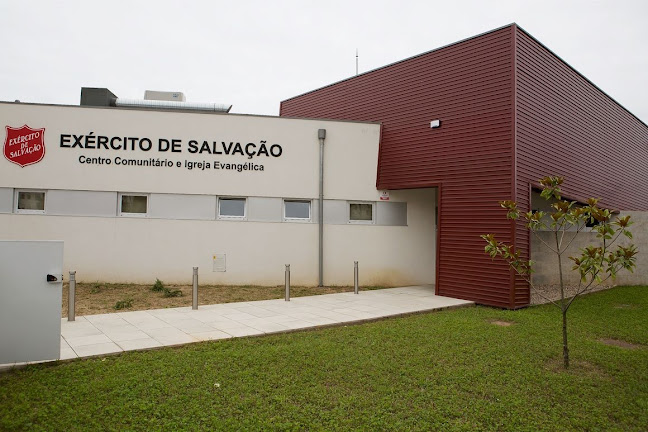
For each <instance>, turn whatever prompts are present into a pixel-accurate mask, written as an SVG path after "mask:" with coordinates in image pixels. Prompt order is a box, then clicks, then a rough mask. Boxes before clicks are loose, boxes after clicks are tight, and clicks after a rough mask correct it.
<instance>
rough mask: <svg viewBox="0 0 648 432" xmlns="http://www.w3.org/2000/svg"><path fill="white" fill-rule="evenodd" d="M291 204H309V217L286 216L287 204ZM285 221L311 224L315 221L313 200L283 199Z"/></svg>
mask: <svg viewBox="0 0 648 432" xmlns="http://www.w3.org/2000/svg"><path fill="white" fill-rule="evenodd" d="M289 202H300V203H308V217H307V218H301V217H288V216H286V203H289ZM282 210H283V220H284V221H285V222H311V221H312V220H313V200H310V199H299V198H284V199H283V208H282Z"/></svg>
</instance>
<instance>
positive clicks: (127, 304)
mask: <svg viewBox="0 0 648 432" xmlns="http://www.w3.org/2000/svg"><path fill="white" fill-rule="evenodd" d="M131 307H133V299H132V298H129V299H126V300H120V301H118V302H117V303H115V306H113V308H115V309H116V310H121V309H130V308H131Z"/></svg>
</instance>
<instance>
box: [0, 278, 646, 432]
mask: <svg viewBox="0 0 648 432" xmlns="http://www.w3.org/2000/svg"><path fill="white" fill-rule="evenodd" d="M647 288H648V287H619V288H615V289H611V290H608V291H602V292H598V293H594V294H591V295H589V296H587V297H585V298H583V299H580V300H577V301H576V302H575V303H574V305H573V306H572V309H571V311H570V324H571V327H570V338H571V354H572V362H573V367H572V368H571V369H570V370H569V371H564V370H563V369H562V366H561V333H560V329H561V322H560V313H559V311H558V310H557V309H556V308H555V307H553V306H550V305H545V306H538V307H533V308H528V309H524V310H519V311H504V310H498V309H492V308H487V307H476V308H464V309H457V310H449V311H444V312H439V313H430V314H422V315H413V316H409V317H405V318H396V319H389V320H383V321H378V322H372V323H366V324H362V325H356V326H347V327H334V328H328V329H323V330H316V331H306V332H298V333H288V334H280V335H272V336H266V337H257V338H245V339H233V340H225V341H218V342H205V343H199V344H191V345H187V346H184V347H180V348H169V349H161V350H153V351H145V352H128V353H124V354H121V355H118V356H110V357H105V358H97V359H89V360H77V361H71V362H61V363H58V364H51V365H34V366H29V367H27V368H24V369H19V370H14V371H10V372H6V373H1V374H0V430H65V431H73V430H84V431H85V430H228V431H229V430H399V431H402V430H443V431H452V430H462V431H473V430H496V431H542V430H551V431H572V430H575V431H582V430H588V431H609V430H618V431H645V430H647V428H648V289H647ZM493 321H506V322H512V323H513V324H512V325H510V326H500V325H495V324H493ZM610 339H611V340H617V341H624V342H626V343H630V344H634V345H629V347H627V348H624V347H619V346H614V345H607V344H604V343H602V342H601V340H610Z"/></svg>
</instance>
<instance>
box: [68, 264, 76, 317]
mask: <svg viewBox="0 0 648 432" xmlns="http://www.w3.org/2000/svg"><path fill="white" fill-rule="evenodd" d="M75 310H76V272H75V271H71V272H70V287H69V288H68V321H74V318H75V315H76V313H75Z"/></svg>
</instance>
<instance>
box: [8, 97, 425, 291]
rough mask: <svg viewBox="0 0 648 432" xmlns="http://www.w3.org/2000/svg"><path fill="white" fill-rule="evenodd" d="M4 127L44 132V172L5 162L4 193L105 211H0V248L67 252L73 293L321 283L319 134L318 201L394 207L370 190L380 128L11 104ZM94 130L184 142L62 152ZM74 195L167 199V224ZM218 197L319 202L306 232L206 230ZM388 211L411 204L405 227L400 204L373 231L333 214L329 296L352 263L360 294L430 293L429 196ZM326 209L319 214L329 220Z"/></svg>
mask: <svg viewBox="0 0 648 432" xmlns="http://www.w3.org/2000/svg"><path fill="white" fill-rule="evenodd" d="M0 118H2V119H5V122H6V125H8V126H11V127H20V126H22V125H23V124H27V125H28V126H30V127H32V128H42V127H44V128H45V129H46V130H45V144H46V154H45V157H44V158H43V160H42V161H40V162H38V163H36V164H34V165H29V166H26V167H24V168H21V167H19V166H18V165H15V164H12V163H10V162H9V161H7V160H5V159H4V158H3V159H0V192H3V191H4V192H7V191H11V190H13V189H15V188H35V189H42V190H47V191H48V194H51V196H52V203H54V202H55V201H54V199H55V198H56V199H62V197H70V196H76V197H80V199H81V200H83V197H84V196H85V197H92V199H91V200H90V198H89V201H88V202H87V203H88V205H92V206H94V207H97V206H102V208H101V211H98V210H96V209H95V210H93V213H91V214H88V215H83V211H82V210H83V209H82V208H78V207H79V206H75V208H74V212H72V213H69V214H67V215H66V214H65V207H63V208H60V207H61V206H60V205H58V206H57V208H56V212H48V211H47V210H48V209H47V208H46V212H45V213H46V214H44V215H25V214H15V213H9V212H7V211H6V210H7V209H5V208H4V207H7V205H4V207H3V204H2V203H1V202H0V238H2V239H34V240H35V239H38V240H64V241H65V271H66V272H67V271H69V270H76V271H77V280H79V281H95V280H97V281H106V282H141V283H149V282H152V281H154V280H155V278H160V279H162V280H164V281H165V282H168V283H174V282H184V283H187V282H189V281H190V279H191V268H192V267H193V266H199V267H200V280H201V283H232V284H261V285H276V284H281V283H282V282H283V276H284V275H283V271H284V264H291V269H292V274H291V276H292V281H293V283H295V284H305V285H316V284H317V275H318V268H317V265H318V256H317V250H318V249H317V239H318V227H317V224H316V223H315V222H316V217H315V214H316V213H315V212H316V209H317V201H316V200H315V199H316V198H317V197H318V159H319V142H318V139H317V130H318V129H319V128H324V129H326V130H327V137H326V144H325V198H326V199H327V200H329V201H327V203H331V207H330V208H331V209H334V208H338V207H339V208H341V207H340V206H343V205H344V206H346V205H347V201H369V202H375V203H376V206H375V209H376V210H377V211H381V212H386V211H389V209H390V208H394V209H395V208H396V207H397V205H395V204H394V205H393V207H389V206H388V205H383V203H380V204H381V205H380V206H379V205H378V204H379V202H378V201H379V196H380V193H379V191H377V190H376V188H375V180H376V178H375V176H376V166H377V158H378V141H379V135H380V126H379V125H378V124H371V123H356V122H333V121H324V120H302V119H286V118H274V117H257V116H240V115H220V114H201V113H174V112H160V111H138V110H130V109H109V108H86V107H60V106H40V105H26V104H5V103H0ZM90 132H94V135H95V136H98V135H102V136H133V137H148V138H150V139H151V140H152V141H153V143H154V148H155V145H156V144H157V140H158V139H160V138H176V139H180V140H182V143H183V144H182V150H183V151H182V152H181V153H177V154H174V155H169V154H165V153H160V152H157V151H153V150H152V151H150V152H141V151H130V150H128V151H124V150H120V151H116V150H105V149H102V150H97V149H79V148H62V147H60V136H61V134H77V135H80V134H84V135H87V134H89V133H90ZM190 139H196V140H198V141H202V140H203V139H207V140H209V141H214V140H218V141H219V142H220V141H226V142H228V143H229V142H230V141H233V142H240V143H241V144H246V143H248V142H255V143H257V144H259V142H260V141H261V140H264V141H267V145H268V146H270V145H272V144H280V145H281V146H282V149H283V153H282V156H281V157H278V158H272V157H269V158H266V157H260V158H259V157H255V158H253V159H248V158H247V156H240V155H237V156H218V157H214V156H209V155H192V154H189V153H187V149H188V147H187V143H188V141H189V140H190ZM3 142H4V139H3ZM73 142H74V140H72V143H73ZM80 155H85V156H87V157H99V156H101V157H106V158H114V157H116V156H119V157H124V158H149V157H155V158H157V157H160V158H167V159H173V161H174V162H180V163H181V165H183V166H182V167H181V168H177V167H173V168H162V167H133V166H116V165H115V164H114V163H113V164H111V165H84V164H80V163H79V161H78V158H79V156H80ZM185 160H187V161H203V160H205V161H210V162H213V161H214V160H219V161H220V162H222V163H226V162H231V163H246V162H253V163H256V164H263V165H264V171H263V172H260V171H243V172H237V171H227V170H214V169H210V170H204V171H203V170H196V169H194V170H188V169H186V168H184V163H185V162H184V161H185ZM69 191H101V192H103V194H104V195H102V196H103V197H105V199H111V200H113V201H116V196H117V193H118V192H140V193H147V194H152V195H151V202H150V203H149V204H150V205H153V204H155V203H156V202H157V201H154V199H153V198H155V199H157V200H158V201H159V200H160V199H162V198H164V201H163V203H164V207H163V208H164V209H165V210H164V211H165V212H166V213H165V214H166V216H164V217H162V218H161V217H159V216H158V215H157V213H156V212H155V211H150V214H149V215H148V216H147V217H144V218H138V217H120V216H117V214H118V213H117V208H116V206H115V210H114V213H113V214H110V215H109V214H107V210H106V204H105V202H104V201H101V200H102V199H104V198H101V197H98V196H96V195H95V194H94V193H93V194H89V193H88V194H85V195H84V194H80V193H75V194H70V193H69ZM154 194H177V195H166V196H164V197H161V196H159V195H154ZM4 195H7V197H9V196H10V195H11V194H9V193H4ZM4 195H2V196H4ZM192 195H193V196H195V197H196V200H198V201H199V202H200V209H199V210H200V212H198V213H199V214H200V217H194V216H188V218H185V213H183V212H182V211H180V212H178V213H177V215H180V216H182V217H180V216H178V217H174V216H173V215H174V214H176V213H175V212H170V213H169V211H168V209H169V206H170V205H171V206H172V204H173V203H174V202H177V203H178V205H186V203H187V202H195V203H197V202H198V201H196V200H189V199H188V198H187V197H191V196H192ZM223 195H225V196H242V197H256V198H257V199H260V198H264V197H267V198H272V199H280V198H306V199H313V200H314V201H313V205H312V213H313V218H312V219H313V220H311V221H310V223H299V222H296V223H291V222H286V221H276V220H275V221H274V222H260V221H253V220H246V221H224V220H214V219H211V220H209V209H208V208H207V207H209V206H210V205H212V204H211V203H212V202H213V203H214V205H215V203H216V202H217V201H216V197H217V196H223ZM48 196H50V195H48ZM7 197H5V198H7ZM199 197H204V198H199ZM66 199H67V198H66ZM93 200H94V201H93ZM169 200H171V201H169ZM83 202H85V201H83ZM83 202H82V203H81V204H80V207H83V205H84V204H83ZM159 202H160V203H162V201H159ZM268 202H270V201H268ZM273 202H274V201H273ZM392 203H406V212H407V224H406V225H404V224H403V223H401V222H394V223H392V222H393V221H398V220H402V219H403V218H402V217H401V216H402V215H403V212H402V210H403V208H402V205H401V206H398V207H399V210H398V211H397V212H396V211H395V212H394V215H399V216H398V217H395V218H390V217H386V218H383V217H381V218H378V217H377V220H378V219H380V221H379V223H374V224H369V225H357V224H349V223H345V221H344V220H341V219H340V217H341V216H340V214H339V213H340V211H339V208H338V211H337V213H335V212H332V213H331V216H330V220H327V216H326V214H325V226H324V233H325V256H324V264H325V272H324V282H325V284H328V285H338V284H352V282H353V261H354V260H357V261H359V262H360V272H361V283H362V284H364V285H368V284H375V285H405V284H421V283H434V277H435V245H436V229H435V226H434V212H435V205H436V192H435V190H434V189H421V190H404V191H391V193H390V200H389V202H388V204H392ZM327 205H328V204H327ZM205 206H207V207H205ZM108 207H110V206H108ZM152 207H154V206H152ZM203 207H204V208H203ZM161 208H162V207H161ZM269 208H270V207H269ZM2 209H4V211H5V213H4V214H2V211H3V210H2ZM326 209H327V206H325V212H326V211H327V210H326ZM152 210H155V208H152ZM194 210H196V209H194ZM331 211H333V210H331ZM196 212H197V210H196ZM196 212H194V213H192V214H198V213H196ZM54 213H56V214H54ZM385 214H386V213H382V215H385ZM177 215H176V216H177ZM383 221H387V222H383ZM390 224H391V225H390ZM223 253H224V254H226V255H227V272H225V273H222V272H212V258H213V255H214V254H223Z"/></svg>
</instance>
